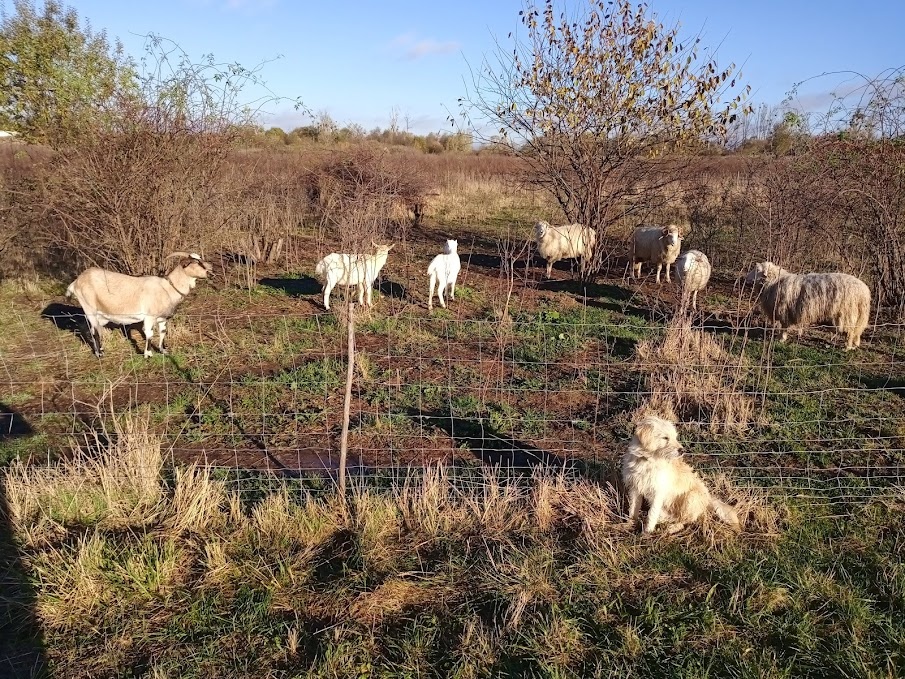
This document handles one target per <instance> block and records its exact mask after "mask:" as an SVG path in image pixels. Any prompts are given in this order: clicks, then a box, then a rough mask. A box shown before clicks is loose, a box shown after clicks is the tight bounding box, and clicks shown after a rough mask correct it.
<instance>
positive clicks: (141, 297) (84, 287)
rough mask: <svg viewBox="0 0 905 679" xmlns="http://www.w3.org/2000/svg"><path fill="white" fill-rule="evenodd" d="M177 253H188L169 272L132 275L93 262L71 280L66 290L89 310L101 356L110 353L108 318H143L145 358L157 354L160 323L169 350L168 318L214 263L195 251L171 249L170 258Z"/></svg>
mask: <svg viewBox="0 0 905 679" xmlns="http://www.w3.org/2000/svg"><path fill="white" fill-rule="evenodd" d="M173 257H180V258H182V259H181V261H180V262H179V264H178V265H177V266H176V267H175V268H174V269H173V270H172V271H170V273H169V274H167V275H166V277H164V278H161V277H159V276H127V275H126V274H121V273H116V272H114V271H107V270H106V269H99V268H97V267H92V268H90V269H86V270H85V271H83V272H82V273H81V274H79V276H78V278H76V279H75V280H74V281H73V282H72V283H70V284H69V287H68V288H67V289H66V296H67V297H72V296H75V298H76V299H77V300H78V302H79V304H80V305H81V307H82V310H83V311H84V312H85V318H86V319H87V321H88V327H89V330H90V331H91V332H90V335H91V342H92V344H93V349H94V354H95V356H97V357H98V358H100V357H101V356H103V355H104V350H103V348H102V347H101V336H100V329H101V328H102V327H104V326H105V325H107V324H108V323H118V324H120V325H132V324H134V323H141V324H142V329H143V331H144V336H145V352H144V355H145V358H147V357H149V356H151V336H152V335H153V333H154V325H155V324H157V330H158V334H159V335H160V342H159V343H158V349H159V351H160V353H161V354H166V353H167V350H166V349H165V348H164V345H163V341H164V338H165V337H166V334H167V320H168V319H170V318H172V316H173V314H174V313H175V312H176V307H177V306H179V304H180V302H182V300H184V299H185V298H186V296H188V294H189V292H191V291H192V289H193V288H194V287H195V284H196V282H197V280H198V279H199V278H207V277H208V276H209V275H211V270H212V268H213V267H212V266H211V265H210V264H209V263H208V262H205V261H204V260H203V259H201V256H200V255H197V254H195V253H194V252H192V253H189V252H174V253H172V254H170V255H167V259H171V258H173Z"/></svg>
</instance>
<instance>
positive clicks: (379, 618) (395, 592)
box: [351, 578, 454, 626]
mask: <svg viewBox="0 0 905 679" xmlns="http://www.w3.org/2000/svg"><path fill="white" fill-rule="evenodd" d="M452 594H454V590H453V588H452V587H451V586H449V585H441V584H436V583H431V582H418V581H413V580H403V579H401V578H393V579H391V580H387V581H386V582H384V583H382V584H381V585H380V586H379V587H377V589H375V590H373V591H371V592H364V593H363V594H361V595H359V596H358V598H357V599H356V600H355V603H353V604H352V609H351V614H352V617H353V618H355V619H356V620H358V621H359V622H360V623H362V624H364V625H368V626H372V625H376V624H379V623H381V622H383V621H384V620H386V619H387V618H392V617H397V616H399V615H400V614H403V613H405V611H407V610H411V609H414V608H423V607H424V606H430V605H436V604H439V603H440V602H443V601H445V600H446V599H447V598H448V597H449V596H451V595H452Z"/></svg>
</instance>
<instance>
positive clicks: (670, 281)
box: [666, 264, 672, 283]
mask: <svg viewBox="0 0 905 679" xmlns="http://www.w3.org/2000/svg"><path fill="white" fill-rule="evenodd" d="M670 269H672V267H671V266H670V265H669V264H667V265H666V282H667V283H672V279H671V278H670V277H669V270H670Z"/></svg>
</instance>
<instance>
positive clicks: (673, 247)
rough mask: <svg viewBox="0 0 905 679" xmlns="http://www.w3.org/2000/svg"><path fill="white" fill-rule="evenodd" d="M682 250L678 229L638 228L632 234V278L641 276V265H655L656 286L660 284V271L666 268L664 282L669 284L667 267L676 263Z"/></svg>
mask: <svg viewBox="0 0 905 679" xmlns="http://www.w3.org/2000/svg"><path fill="white" fill-rule="evenodd" d="M681 249H682V236H681V235H680V234H679V227H677V226H676V225H675V224H670V225H669V226H662V227H661V226H639V227H638V228H637V229H635V232H634V233H633V234H632V278H638V277H639V276H640V275H641V265H642V264H643V263H644V262H650V263H651V264H656V265H657V284H658V285H659V284H660V270H661V269H662V268H663V267H664V266H665V267H666V282H667V283H671V282H672V281H671V280H670V278H669V267H670V266H671V265H672V264H673V262H675V261H676V259H677V258H678V256H679V251H680V250H681Z"/></svg>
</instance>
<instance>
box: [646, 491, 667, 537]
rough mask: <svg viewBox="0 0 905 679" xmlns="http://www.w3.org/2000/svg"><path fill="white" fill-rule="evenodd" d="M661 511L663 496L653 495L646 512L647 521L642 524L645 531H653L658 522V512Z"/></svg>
mask: <svg viewBox="0 0 905 679" xmlns="http://www.w3.org/2000/svg"><path fill="white" fill-rule="evenodd" d="M662 511H663V498H662V497H657V496H655V497H654V499H653V500H651V503H650V510H648V512H647V523H646V524H645V526H644V532H645V533H653V532H654V530H655V529H656V528H657V524H658V523H660V514H661V513H662Z"/></svg>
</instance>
